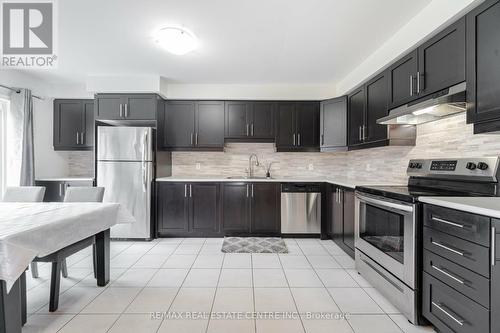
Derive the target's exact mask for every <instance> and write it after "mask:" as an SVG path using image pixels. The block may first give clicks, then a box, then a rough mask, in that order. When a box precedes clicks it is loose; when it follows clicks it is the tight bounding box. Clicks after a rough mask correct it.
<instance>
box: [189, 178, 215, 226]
mask: <svg viewBox="0 0 500 333" xmlns="http://www.w3.org/2000/svg"><path fill="white" fill-rule="evenodd" d="M188 186H190V188H189V196H190V198H189V199H190V202H191V203H190V205H191V207H190V212H191V227H190V231H193V232H195V233H198V232H202V233H204V234H207V235H208V234H212V233H217V232H218V231H219V227H220V218H219V212H220V209H219V194H220V192H219V190H220V185H219V184H218V183H197V184H188Z"/></svg>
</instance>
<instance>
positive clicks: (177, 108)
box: [159, 101, 224, 151]
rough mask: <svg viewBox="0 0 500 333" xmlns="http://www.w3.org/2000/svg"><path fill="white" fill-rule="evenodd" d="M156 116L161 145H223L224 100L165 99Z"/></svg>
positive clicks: (182, 147)
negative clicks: (159, 129) (158, 120)
mask: <svg viewBox="0 0 500 333" xmlns="http://www.w3.org/2000/svg"><path fill="white" fill-rule="evenodd" d="M159 119H160V122H161V125H160V126H161V135H160V137H161V139H160V140H161V148H162V149H165V150H215V151H221V150H223V149H224V102H221V101H168V102H166V103H165V107H164V111H163V114H161V116H160V117H159Z"/></svg>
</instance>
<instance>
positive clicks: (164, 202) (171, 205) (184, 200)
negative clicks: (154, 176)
mask: <svg viewBox="0 0 500 333" xmlns="http://www.w3.org/2000/svg"><path fill="white" fill-rule="evenodd" d="M187 187H188V184H184V183H167V182H165V183H159V184H158V197H157V200H158V201H157V210H158V213H157V214H158V216H157V223H158V231H159V232H163V233H172V234H173V235H176V234H185V233H187V232H188V229H189V206H188V188H187Z"/></svg>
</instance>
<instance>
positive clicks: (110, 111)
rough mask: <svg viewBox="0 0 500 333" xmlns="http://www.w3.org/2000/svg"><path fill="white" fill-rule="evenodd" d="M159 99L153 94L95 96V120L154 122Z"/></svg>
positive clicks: (159, 102)
mask: <svg viewBox="0 0 500 333" xmlns="http://www.w3.org/2000/svg"><path fill="white" fill-rule="evenodd" d="M160 104H161V98H160V97H159V96H158V95H155V94H97V95H96V96H95V105H96V113H95V118H96V119H97V120H103V121H106V120H156V114H157V109H158V106H159V105H160Z"/></svg>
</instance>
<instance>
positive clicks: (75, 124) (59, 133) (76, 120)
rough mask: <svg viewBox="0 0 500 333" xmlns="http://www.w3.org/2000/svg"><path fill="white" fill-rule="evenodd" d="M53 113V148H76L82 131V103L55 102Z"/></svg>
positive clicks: (71, 101) (77, 101)
mask: <svg viewBox="0 0 500 333" xmlns="http://www.w3.org/2000/svg"><path fill="white" fill-rule="evenodd" d="M54 113H55V114H54V120H55V124H54V146H65V147H71V146H74V147H77V146H78V145H79V143H80V136H79V135H80V133H81V132H82V131H83V128H82V101H81V100H56V101H55V102H54ZM77 136H78V138H77Z"/></svg>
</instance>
